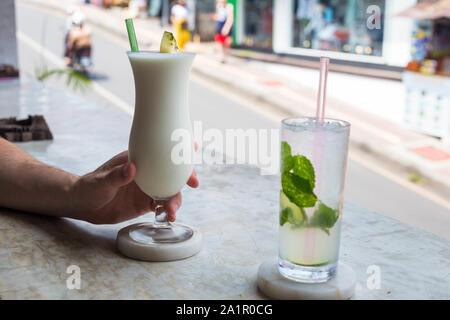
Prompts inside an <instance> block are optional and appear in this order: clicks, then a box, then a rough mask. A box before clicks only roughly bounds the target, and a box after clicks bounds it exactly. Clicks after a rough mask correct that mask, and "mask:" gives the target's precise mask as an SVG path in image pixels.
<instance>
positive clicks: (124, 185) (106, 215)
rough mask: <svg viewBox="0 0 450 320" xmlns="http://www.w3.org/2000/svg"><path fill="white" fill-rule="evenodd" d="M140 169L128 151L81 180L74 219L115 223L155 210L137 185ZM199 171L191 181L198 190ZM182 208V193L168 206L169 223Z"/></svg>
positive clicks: (76, 188)
mask: <svg viewBox="0 0 450 320" xmlns="http://www.w3.org/2000/svg"><path fill="white" fill-rule="evenodd" d="M135 174H136V166H135V165H134V164H133V163H130V162H128V151H124V152H122V153H119V154H118V155H116V156H115V157H113V158H112V159H110V160H109V161H107V162H106V163H104V164H103V165H102V166H100V167H99V168H98V169H97V170H95V171H93V172H91V173H88V174H86V175H84V176H82V177H80V178H79V179H78V180H77V181H76V182H75V184H74V185H73V187H72V194H73V196H72V201H73V205H72V207H73V208H76V209H75V212H74V213H73V214H72V215H71V216H72V217H73V218H76V219H80V220H85V221H88V222H91V223H94V224H113V223H119V222H122V221H126V220H129V219H133V218H136V217H138V216H140V215H142V214H144V213H146V212H148V211H154V210H155V201H154V200H153V199H152V198H151V197H149V196H148V195H146V194H145V193H144V192H143V191H142V190H141V189H140V188H139V187H138V185H137V184H136V183H135V182H134V176H135ZM198 184H199V182H198V179H197V174H196V172H195V171H193V172H192V175H191V176H190V177H189V180H188V181H187V185H188V186H190V187H192V188H197V187H198ZM180 206H181V193H180V192H178V193H177V194H176V195H175V196H173V197H172V198H171V199H170V200H169V201H167V202H166V204H165V210H166V212H167V215H168V217H169V221H172V222H173V221H175V218H176V212H177V210H178V208H180Z"/></svg>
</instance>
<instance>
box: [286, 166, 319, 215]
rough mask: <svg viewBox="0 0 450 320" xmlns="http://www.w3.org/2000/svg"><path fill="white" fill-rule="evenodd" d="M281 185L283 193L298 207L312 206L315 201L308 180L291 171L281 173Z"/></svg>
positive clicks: (315, 198)
mask: <svg viewBox="0 0 450 320" xmlns="http://www.w3.org/2000/svg"><path fill="white" fill-rule="evenodd" d="M281 186H282V188H283V192H284V194H285V195H286V196H287V197H288V198H289V200H290V201H291V202H293V203H295V204H296V205H297V206H298V207H299V208H309V207H314V205H315V204H316V202H317V197H316V195H315V194H314V192H313V190H312V188H311V185H310V183H309V181H308V180H305V179H302V178H300V177H298V176H297V175H295V174H293V173H290V172H284V173H283V174H282V175H281Z"/></svg>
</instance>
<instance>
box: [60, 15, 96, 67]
mask: <svg viewBox="0 0 450 320" xmlns="http://www.w3.org/2000/svg"><path fill="white" fill-rule="evenodd" d="M85 20H86V18H85V15H84V14H83V13H82V12H81V11H75V12H74V13H73V14H72V29H71V30H70V33H69V36H68V39H67V45H66V54H65V61H66V65H68V66H72V65H73V64H74V62H75V61H76V60H75V59H80V58H81V57H90V56H91V30H90V29H89V28H88V27H86V26H85V25H84V22H85Z"/></svg>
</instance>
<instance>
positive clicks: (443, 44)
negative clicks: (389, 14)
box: [401, 0, 450, 141]
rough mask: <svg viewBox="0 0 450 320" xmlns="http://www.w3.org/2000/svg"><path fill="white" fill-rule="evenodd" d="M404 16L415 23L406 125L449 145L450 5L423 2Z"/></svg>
mask: <svg viewBox="0 0 450 320" xmlns="http://www.w3.org/2000/svg"><path fill="white" fill-rule="evenodd" d="M401 15H402V16H404V17H409V18H411V19H412V20H414V21H415V22H416V23H415V29H414V31H413V36H412V38H413V41H412V50H411V53H412V60H411V61H410V62H409V63H408V66H407V67H406V71H405V73H404V76H403V83H404V84H405V89H406V103H405V108H404V112H403V124H404V125H406V126H407V127H409V128H411V129H413V130H416V131H419V132H423V133H426V134H429V135H432V136H435V137H439V138H443V139H446V140H447V141H450V18H449V17H450V5H449V3H448V1H447V0H439V1H436V2H421V3H420V4H418V5H416V6H415V7H412V8H411V9H409V10H406V11H404V12H402V13H401Z"/></svg>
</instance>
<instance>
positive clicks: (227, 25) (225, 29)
mask: <svg viewBox="0 0 450 320" xmlns="http://www.w3.org/2000/svg"><path fill="white" fill-rule="evenodd" d="M214 20H216V21H217V31H216V36H215V38H214V41H215V42H216V43H218V44H220V46H221V47H222V59H221V62H222V63H225V62H226V61H227V59H228V55H229V52H230V47H231V44H232V42H233V40H232V32H233V23H234V7H233V5H232V4H231V3H227V1H226V0H217V1H216V13H215V15H214Z"/></svg>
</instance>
